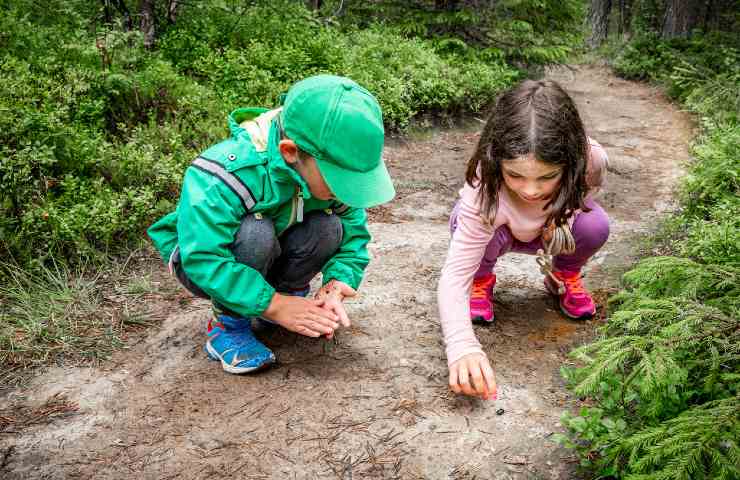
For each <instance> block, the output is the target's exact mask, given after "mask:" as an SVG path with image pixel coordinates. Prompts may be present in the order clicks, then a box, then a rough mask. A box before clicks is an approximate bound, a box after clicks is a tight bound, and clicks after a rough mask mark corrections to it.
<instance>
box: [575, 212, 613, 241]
mask: <svg viewBox="0 0 740 480" xmlns="http://www.w3.org/2000/svg"><path fill="white" fill-rule="evenodd" d="M589 207H590V208H591V211H590V212H582V213H580V214H579V215H578V218H576V221H575V222H574V224H573V236H574V237H575V239H576V244H579V248H588V249H598V248H600V247H601V246H602V245H604V244H605V243H606V240H607V239H608V238H609V217H608V216H607V214H606V212H605V211H604V209H603V208H601V206H600V205H598V204H596V203H592V204H591V205H589Z"/></svg>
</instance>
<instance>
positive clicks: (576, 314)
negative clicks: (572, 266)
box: [545, 272, 596, 320]
mask: <svg viewBox="0 0 740 480" xmlns="http://www.w3.org/2000/svg"><path fill="white" fill-rule="evenodd" d="M552 273H553V275H555V277H557V279H558V280H560V281H561V282H562V283H563V286H564V287H565V293H563V294H560V293H559V291H558V285H556V284H555V282H554V281H553V280H552V278H550V276H549V275H546V276H545V288H547V290H548V291H549V292H550V293H551V294H553V295H556V296H559V297H560V310H562V311H563V313H564V314H566V315H567V316H569V317H570V318H575V319H578V320H583V319H586V318H591V317H593V316H594V314H595V313H596V305H595V304H594V300H593V299H592V298H591V295H590V294H589V293H588V292H587V291H586V289H585V288H583V282H582V281H581V272H552Z"/></svg>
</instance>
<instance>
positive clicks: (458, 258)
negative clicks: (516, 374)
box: [437, 139, 607, 365]
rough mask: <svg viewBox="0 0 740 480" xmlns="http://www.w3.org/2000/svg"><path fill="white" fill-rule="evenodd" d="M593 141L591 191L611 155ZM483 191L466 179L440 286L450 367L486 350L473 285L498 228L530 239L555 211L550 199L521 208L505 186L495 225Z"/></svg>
mask: <svg viewBox="0 0 740 480" xmlns="http://www.w3.org/2000/svg"><path fill="white" fill-rule="evenodd" d="M589 144H590V153H589V158H588V162H587V167H586V182H587V183H588V186H589V188H590V191H589V194H591V193H593V192H594V191H596V190H598V189H599V188H601V187H603V186H604V184H605V177H606V167H607V156H606V152H605V151H604V149H603V147H602V146H601V145H599V144H598V143H597V142H595V141H594V140H591V139H589ZM478 191H479V188H478V187H473V186H471V185H469V184H468V183H467V182H466V183H465V185H464V186H463V188H462V189H461V190H460V206H459V210H458V214H457V228H456V230H455V232H454V234H453V235H452V240H451V241H450V248H449V250H448V252H447V260H446V261H445V264H444V267H443V268H442V275H441V277H440V279H439V286H438V290H437V299H438V303H439V316H440V322H441V324H442V334H443V335H444V341H445V345H446V350H447V364H448V365H452V364H453V363H454V362H455V361H457V360H459V359H460V358H461V357H463V356H465V355H468V354H470V353H483V349H482V348H481V345H480V343H479V342H478V339H477V338H476V336H475V333H474V332H473V325H472V322H471V321H470V304H469V301H470V288H471V284H472V283H473V276H474V275H475V272H476V271H477V270H478V267H479V266H480V263H481V260H482V259H483V255H484V254H485V252H486V247H487V246H488V243H489V242H490V241H491V239H492V238H493V234H494V232H496V229H497V228H499V227H501V226H503V225H506V226H508V227H509V230H511V234H512V235H513V236H514V238H516V239H517V240H520V241H522V242H531V241H532V240H534V239H535V238H537V237H539V236H540V235H541V234H542V227H543V226H544V224H545V221H546V220H547V217H548V216H549V214H550V213H551V212H550V209H548V210H543V207H544V205H545V204H546V203H547V201H546V200H543V201H542V203H541V204H539V205H538V204H529V205H526V206H522V205H520V204H518V203H515V202H513V201H512V200H511V198H510V197H509V195H508V192H507V189H506V188H501V189H500V190H499V196H498V208H497V209H496V213H495V217H494V221H493V223H490V222H487V221H485V220H484V219H483V217H482V215H481V211H480V210H481V209H480V204H479V202H478Z"/></svg>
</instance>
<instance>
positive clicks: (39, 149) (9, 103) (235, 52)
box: [0, 0, 521, 265]
mask: <svg viewBox="0 0 740 480" xmlns="http://www.w3.org/2000/svg"><path fill="white" fill-rule="evenodd" d="M135 3H136V2H131V5H130V9H131V10H132V11H135V10H136V5H135ZM102 4H103V3H102V2H83V1H80V0H76V1H61V0H51V1H49V2H43V3H39V2H34V1H30V0H18V1H10V0H2V1H0V111H2V113H3V114H2V115H0V148H1V149H2V152H0V154H1V155H0V158H1V159H2V160H0V260H2V259H4V260H5V261H7V260H8V259H11V258H12V259H13V260H14V261H16V262H19V263H20V264H24V265H27V264H28V262H31V263H34V264H37V265H38V264H40V263H44V262H48V261H50V260H52V259H57V260H59V259H65V261H72V262H73V263H74V262H77V261H79V260H80V259H83V258H91V257H93V258H95V257H97V258H99V257H100V256H101V254H102V255H105V254H117V253H121V252H125V251H126V250H127V249H129V248H131V247H132V246H133V245H136V244H137V243H138V242H140V241H141V239H142V238H143V231H144V229H145V227H146V226H147V225H149V224H150V223H151V222H152V221H153V220H154V219H155V218H157V217H158V216H160V215H161V214H163V213H165V212H167V211H171V210H172V209H173V208H174V205H175V202H176V199H177V196H178V191H179V182H180V179H181V175H182V172H183V170H184V168H185V167H186V166H187V165H188V163H189V162H190V161H191V160H192V158H194V156H195V155H196V154H197V153H198V151H200V150H202V149H204V148H205V147H206V146H208V145H209V144H212V143H214V142H216V141H218V140H219V139H221V138H223V137H224V136H225V135H226V134H227V130H226V115H227V114H228V112H229V111H230V110H231V109H233V108H236V107H239V106H254V105H258V106H267V107H270V106H274V105H276V102H277V98H278V96H279V94H281V93H283V92H284V91H286V90H287V88H288V87H289V86H290V85H291V84H292V83H294V82H295V81H297V80H299V79H301V78H304V77H306V76H308V75H312V74H316V73H334V74H340V75H346V76H350V77H352V78H354V79H355V80H357V81H358V82H360V83H361V84H363V85H364V86H366V87H367V88H368V89H369V90H370V91H372V92H373V93H374V94H375V95H376V96H377V98H378V100H379V102H380V104H381V106H382V107H383V111H384V119H385V123H386V126H387V127H388V129H389V130H390V131H392V130H399V129H403V128H405V127H406V126H407V125H408V124H409V121H410V120H411V119H412V118H414V117H415V116H417V115H419V114H422V113H423V114H435V115H453V114H459V113H462V112H477V111H480V110H482V109H484V108H485V107H486V106H487V105H488V104H489V103H490V102H491V101H492V99H493V98H494V97H495V95H496V93H497V92H498V91H500V90H501V89H503V88H505V87H507V86H509V85H511V84H512V82H514V81H515V80H516V79H517V78H519V77H520V76H521V72H520V71H519V70H517V69H516V68H514V67H512V66H511V65H510V64H509V63H507V61H506V58H505V56H503V55H498V54H497V55H491V54H485V55H484V54H481V55H478V54H473V53H471V52H473V50H472V49H468V48H467V47H464V46H465V43H464V42H463V41H462V40H460V41H459V44H460V45H463V50H464V52H457V51H454V52H447V53H444V52H441V51H438V48H437V45H436V44H435V43H434V42H432V41H430V40H427V39H425V38H421V37H417V36H407V35H402V34H401V33H400V31H399V29H395V28H391V27H389V26H387V25H383V24H381V23H373V24H370V25H366V26H357V25H354V24H353V23H352V22H349V21H348V22H346V23H344V24H341V25H340V24H339V23H338V22H337V21H335V20H332V19H331V18H324V17H322V16H321V12H312V11H309V10H307V9H306V8H305V6H304V5H303V2H299V1H288V0H277V1H270V2H266V1H265V2H228V3H227V2H221V1H217V0H213V1H202V2H192V3H188V4H186V5H185V6H183V7H181V12H180V15H179V17H178V19H177V21H176V22H175V23H174V24H168V23H166V22H164V21H161V22H160V23H159V24H158V28H159V32H160V35H159V38H158V42H157V44H156V47H155V49H153V50H147V49H145V48H144V47H143V39H142V36H141V34H140V33H139V32H138V31H136V30H135V29H134V30H133V31H130V30H128V29H126V28H124V22H123V19H122V18H118V19H117V20H116V22H117V23H116V22H114V23H112V24H111V23H104V21H103V18H104V14H103V7H102ZM114 20H115V18H114Z"/></svg>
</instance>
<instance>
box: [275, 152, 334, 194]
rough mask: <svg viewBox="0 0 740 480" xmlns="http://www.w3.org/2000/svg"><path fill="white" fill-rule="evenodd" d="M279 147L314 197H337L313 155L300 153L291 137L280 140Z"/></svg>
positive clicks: (284, 157) (286, 160) (286, 161)
mask: <svg viewBox="0 0 740 480" xmlns="http://www.w3.org/2000/svg"><path fill="white" fill-rule="evenodd" d="M279 148H280V153H281V154H282V156H283V159H284V160H285V163H287V164H288V165H290V166H292V167H293V168H295V170H296V171H297V172H298V175H300V176H301V178H303V180H304V181H305V182H306V184H307V185H308V189H309V190H310V191H311V196H312V197H314V198H317V199H319V200H334V199H335V198H336V197H334V193H332V191H331V189H330V188H329V185H327V184H326V180H324V177H323V175H321V172H320V171H319V167H318V165H317V164H316V160H315V159H314V158H313V157H311V156H309V155H307V154H302V155H301V154H299V152H298V147H297V145H296V144H295V142H293V141H292V140H289V139H284V140H280V146H279Z"/></svg>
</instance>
